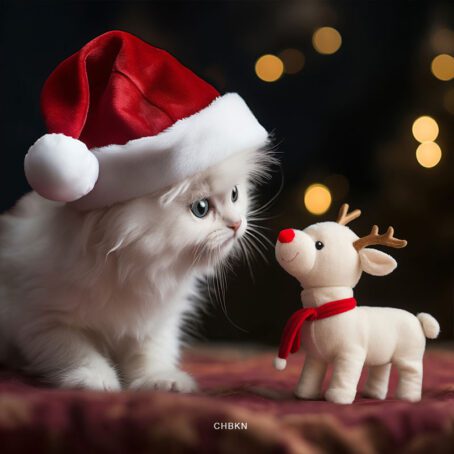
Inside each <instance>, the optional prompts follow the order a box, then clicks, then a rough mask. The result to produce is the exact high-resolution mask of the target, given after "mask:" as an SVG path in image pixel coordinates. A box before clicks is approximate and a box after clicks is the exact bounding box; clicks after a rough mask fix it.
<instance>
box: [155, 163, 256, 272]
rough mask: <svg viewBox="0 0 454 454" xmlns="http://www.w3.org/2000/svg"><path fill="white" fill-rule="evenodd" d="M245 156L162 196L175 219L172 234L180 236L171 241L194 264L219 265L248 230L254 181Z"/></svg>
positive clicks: (165, 205)
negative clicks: (249, 172)
mask: <svg viewBox="0 0 454 454" xmlns="http://www.w3.org/2000/svg"><path fill="white" fill-rule="evenodd" d="M244 159H245V158H244V157H243V158H242V157H240V156H237V157H235V158H233V159H230V160H228V161H225V162H223V163H222V164H220V165H218V166H216V167H215V168H212V169H210V170H209V171H207V172H204V173H203V174H202V175H198V176H197V177H195V178H193V179H191V180H189V181H188V182H186V184H185V186H187V187H184V188H183V190H182V191H181V192H182V193H181V194H177V195H176V196H175V195H174V194H172V191H170V192H168V193H166V194H165V195H164V197H163V198H162V199H161V201H162V202H163V209H164V210H165V211H166V216H169V217H172V219H173V227H172V232H175V233H172V235H177V236H178V238H169V239H168V241H169V242H170V243H172V244H173V245H174V247H175V249H176V250H181V253H183V252H184V254H186V255H188V256H190V257H191V258H192V262H193V265H194V266H202V267H206V266H213V265H216V264H217V263H219V262H220V261H222V260H223V259H224V258H225V257H226V256H227V255H228V254H229V253H230V252H232V250H233V249H234V248H235V246H236V245H238V241H239V240H240V239H241V237H242V236H243V235H244V233H245V232H246V229H247V226H248V219H247V214H248V209H249V205H250V203H249V191H250V183H249V181H248V171H247V165H246V164H247V163H246V162H245V160H244ZM179 189H180V190H181V188H179V187H176V188H174V189H173V191H177V192H178V191H179ZM169 198H170V200H169ZM177 232H179V233H177ZM237 247H238V246H237Z"/></svg>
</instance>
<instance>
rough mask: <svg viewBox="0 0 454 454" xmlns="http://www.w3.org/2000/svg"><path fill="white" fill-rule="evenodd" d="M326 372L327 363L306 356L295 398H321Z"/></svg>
mask: <svg viewBox="0 0 454 454" xmlns="http://www.w3.org/2000/svg"><path fill="white" fill-rule="evenodd" d="M325 372H326V363H324V362H323V361H321V360H319V359H317V358H314V357H313V356H309V355H308V356H306V359H305V361H304V367H303V370H302V372H301V377H300V379H299V382H298V385H297V386H296V389H295V396H296V397H298V398H300V399H318V398H320V396H321V388H322V382H323V378H324V376H325Z"/></svg>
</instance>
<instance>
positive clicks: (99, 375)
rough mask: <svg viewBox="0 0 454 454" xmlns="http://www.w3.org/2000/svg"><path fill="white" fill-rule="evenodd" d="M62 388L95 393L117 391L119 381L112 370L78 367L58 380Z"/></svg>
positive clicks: (119, 387) (105, 367) (98, 367)
mask: <svg viewBox="0 0 454 454" xmlns="http://www.w3.org/2000/svg"><path fill="white" fill-rule="evenodd" d="M58 382H59V383H58V384H59V385H60V386H61V387H62V388H78V389H91V390H97V391H118V390H120V389H121V385H120V381H119V380H118V377H117V374H116V373H115V371H114V369H113V368H112V367H110V366H108V365H105V366H103V367H100V366H92V367H86V366H84V367H78V368H76V369H72V370H69V371H67V372H65V373H64V374H62V375H61V376H60V378H59V380H58Z"/></svg>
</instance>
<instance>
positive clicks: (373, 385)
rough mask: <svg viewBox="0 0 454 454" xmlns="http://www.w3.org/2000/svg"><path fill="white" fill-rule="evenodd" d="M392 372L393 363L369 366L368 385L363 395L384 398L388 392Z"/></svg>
mask: <svg viewBox="0 0 454 454" xmlns="http://www.w3.org/2000/svg"><path fill="white" fill-rule="evenodd" d="M390 372H391V363H389V364H383V365H382V366H371V367H369V371H368V375H367V381H366V386H365V387H364V390H363V395H364V396H366V397H371V398H373V399H380V400H383V399H385V398H386V394H388V382H389V373H390Z"/></svg>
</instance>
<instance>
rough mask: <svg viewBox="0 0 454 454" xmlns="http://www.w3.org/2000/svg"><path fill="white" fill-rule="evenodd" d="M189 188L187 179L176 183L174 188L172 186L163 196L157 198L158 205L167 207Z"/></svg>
mask: <svg viewBox="0 0 454 454" xmlns="http://www.w3.org/2000/svg"><path fill="white" fill-rule="evenodd" d="M189 186H190V182H189V179H187V180H184V181H182V182H181V183H178V184H177V185H175V186H172V187H171V188H170V189H169V190H167V191H166V192H164V194H162V195H161V197H159V203H160V204H161V205H162V206H163V207H166V206H169V205H170V204H171V203H172V202H173V201H174V200H175V199H176V198H177V197H178V196H180V195H181V194H184V193H185V192H186V191H187V190H188V189H189Z"/></svg>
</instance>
